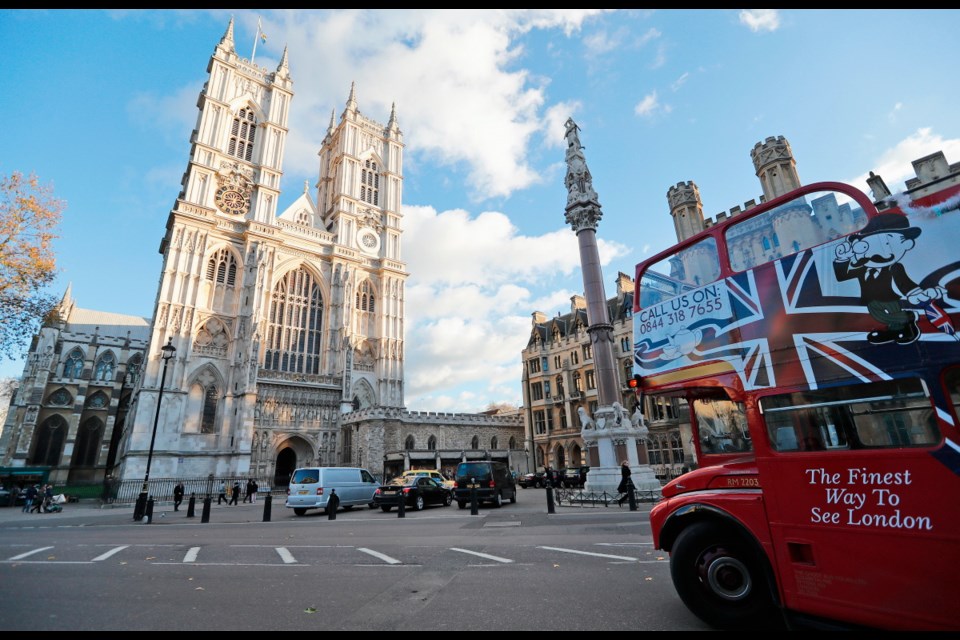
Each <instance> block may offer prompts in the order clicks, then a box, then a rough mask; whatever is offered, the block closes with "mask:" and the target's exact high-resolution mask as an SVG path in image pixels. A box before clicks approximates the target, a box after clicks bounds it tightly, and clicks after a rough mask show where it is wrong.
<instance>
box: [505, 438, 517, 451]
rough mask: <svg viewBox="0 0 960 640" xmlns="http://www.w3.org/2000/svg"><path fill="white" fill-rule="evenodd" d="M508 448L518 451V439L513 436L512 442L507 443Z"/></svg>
mask: <svg viewBox="0 0 960 640" xmlns="http://www.w3.org/2000/svg"><path fill="white" fill-rule="evenodd" d="M507 446H508V447H510V448H511V449H516V448H517V439H516V438H514V437H513V436H510V441H509V442H508V443H507Z"/></svg>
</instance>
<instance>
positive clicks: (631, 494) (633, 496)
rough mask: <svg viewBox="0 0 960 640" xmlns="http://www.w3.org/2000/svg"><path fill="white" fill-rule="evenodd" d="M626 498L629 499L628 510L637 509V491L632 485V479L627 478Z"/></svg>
mask: <svg viewBox="0 0 960 640" xmlns="http://www.w3.org/2000/svg"><path fill="white" fill-rule="evenodd" d="M627 491H628V494H627V499H628V500H629V501H630V511H636V510H637V492H636V490H635V487H634V486H633V480H630V479H629V478H627Z"/></svg>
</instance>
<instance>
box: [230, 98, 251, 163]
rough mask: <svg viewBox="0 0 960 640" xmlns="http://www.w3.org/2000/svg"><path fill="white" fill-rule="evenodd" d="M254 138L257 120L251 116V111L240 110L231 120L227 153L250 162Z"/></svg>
mask: <svg viewBox="0 0 960 640" xmlns="http://www.w3.org/2000/svg"><path fill="white" fill-rule="evenodd" d="M256 136H257V119H256V118H255V117H254V115H253V109H240V111H239V112H238V113H237V115H236V116H234V118H233V128H232V129H231V130H230V143H229V146H228V147H227V153H229V154H230V155H231V156H235V157H237V158H240V159H241V160H246V161H247V162H250V160H251V159H252V158H253V143H254V142H255V141H256Z"/></svg>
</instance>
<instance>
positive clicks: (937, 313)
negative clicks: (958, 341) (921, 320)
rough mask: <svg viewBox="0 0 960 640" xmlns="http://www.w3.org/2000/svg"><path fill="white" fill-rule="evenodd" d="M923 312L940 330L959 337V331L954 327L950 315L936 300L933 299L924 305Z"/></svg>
mask: <svg viewBox="0 0 960 640" xmlns="http://www.w3.org/2000/svg"><path fill="white" fill-rule="evenodd" d="M923 313H924V315H925V316H926V317H927V320H929V321H930V324H932V325H933V326H935V327H936V328H937V329H939V330H940V331H942V332H944V333H945V334H947V335H948V336H954V337H955V338H956V337H957V331H956V329H954V328H953V323H952V322H950V316H948V315H947V314H946V313H945V312H944V310H943V309H941V308H940V305H938V304H937V303H936V302H934V301H933V300H931V301H930V302H927V303H926V304H924V305H923Z"/></svg>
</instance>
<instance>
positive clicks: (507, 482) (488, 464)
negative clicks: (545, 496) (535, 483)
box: [453, 460, 517, 509]
mask: <svg viewBox="0 0 960 640" xmlns="http://www.w3.org/2000/svg"><path fill="white" fill-rule="evenodd" d="M455 481H456V483H457V488H456V489H454V490H453V491H454V497H455V499H456V501H457V506H458V507H460V508H461V509H466V508H467V505H468V504H470V499H471V492H472V491H476V496H477V502H478V503H479V502H488V503H490V504H492V505H493V506H495V507H500V506H503V502H504V500H509V501H510V502H511V503H514V502H516V501H517V483H516V482H514V480H513V474H511V473H510V470H509V469H508V468H507V465H506V464H504V463H502V462H493V461H489V460H477V461H475V462H461V463H460V464H458V465H457V473H456V478H455Z"/></svg>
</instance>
